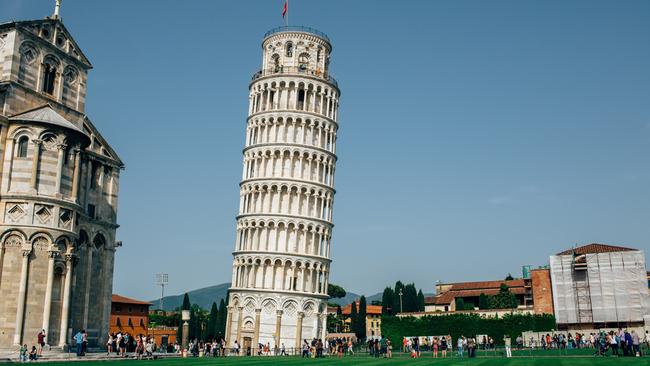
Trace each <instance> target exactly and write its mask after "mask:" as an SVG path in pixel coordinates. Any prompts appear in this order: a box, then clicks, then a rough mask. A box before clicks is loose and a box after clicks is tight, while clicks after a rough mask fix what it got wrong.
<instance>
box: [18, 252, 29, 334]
mask: <svg viewBox="0 0 650 366" xmlns="http://www.w3.org/2000/svg"><path fill="white" fill-rule="evenodd" d="M31 253H32V251H31V250H25V249H23V250H22V254H23V261H22V267H21V270H20V284H19V287H18V288H19V291H18V299H17V300H18V301H17V302H18V306H17V309H16V327H15V330H14V332H15V333H14V345H15V346H19V345H21V343H22V341H23V325H24V324H23V323H24V320H25V301H26V300H27V299H26V297H27V270H28V269H29V255H30V254H31Z"/></svg>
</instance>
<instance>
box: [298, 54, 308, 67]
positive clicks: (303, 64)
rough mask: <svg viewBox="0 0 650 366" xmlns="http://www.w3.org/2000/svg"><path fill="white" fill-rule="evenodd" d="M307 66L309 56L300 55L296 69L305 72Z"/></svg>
mask: <svg viewBox="0 0 650 366" xmlns="http://www.w3.org/2000/svg"><path fill="white" fill-rule="evenodd" d="M308 66H309V54H308V53H306V52H305V53H301V54H300V56H298V67H299V68H300V70H307V67H308Z"/></svg>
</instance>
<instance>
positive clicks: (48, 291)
mask: <svg viewBox="0 0 650 366" xmlns="http://www.w3.org/2000/svg"><path fill="white" fill-rule="evenodd" d="M58 253H59V252H57V251H54V250H52V251H49V252H48V257H49V258H48V261H47V283H46V285H45V286H46V287H45V302H44V304H43V329H44V330H45V335H46V338H45V340H49V339H50V312H51V309H52V284H53V283H54V259H55V258H56V256H57V254H58Z"/></svg>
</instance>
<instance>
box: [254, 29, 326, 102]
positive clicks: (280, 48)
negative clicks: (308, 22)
mask: <svg viewBox="0 0 650 366" xmlns="http://www.w3.org/2000/svg"><path fill="white" fill-rule="evenodd" d="M262 50H263V53H262V68H261V70H259V71H258V72H256V73H255V74H254V75H253V77H252V81H253V83H254V82H255V81H256V80H258V79H260V78H264V77H267V76H271V75H276V76H279V75H283V74H287V75H291V74H293V75H301V76H309V77H313V78H318V79H322V80H323V81H325V82H327V83H328V84H331V85H332V86H334V88H336V89H337V94H338V83H337V81H336V79H335V78H334V77H332V75H330V74H329V60H330V53H331V52H332V45H331V44H330V41H329V38H328V37H327V35H325V34H324V33H323V32H320V31H318V30H316V29H313V28H309V27H301V26H287V27H278V28H275V29H272V30H270V31H268V32H267V33H266V34H265V36H264V40H263V41H262Z"/></svg>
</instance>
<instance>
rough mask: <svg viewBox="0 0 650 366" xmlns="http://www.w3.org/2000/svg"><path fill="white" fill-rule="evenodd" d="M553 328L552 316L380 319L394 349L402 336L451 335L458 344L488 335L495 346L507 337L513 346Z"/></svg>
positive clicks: (454, 316)
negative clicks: (527, 335) (529, 334)
mask: <svg viewBox="0 0 650 366" xmlns="http://www.w3.org/2000/svg"><path fill="white" fill-rule="evenodd" d="M551 329H555V317H554V316H553V315H530V314H526V315H521V314H513V315H510V314H508V315H505V316H503V317H501V318H481V317H480V316H478V315H476V314H449V315H439V316H425V317H422V318H414V317H407V318H398V317H396V316H384V317H382V319H381V333H382V335H383V336H385V337H388V339H390V340H391V342H392V344H393V345H395V348H399V347H401V344H402V338H403V337H411V336H438V335H444V334H450V335H451V337H452V339H453V341H454V342H456V339H458V337H459V336H461V335H464V336H465V337H473V336H476V335H477V334H487V335H488V336H490V337H492V339H494V342H495V343H496V344H503V336H504V335H505V334H509V335H510V337H511V338H512V340H513V343H514V340H515V339H516V337H517V336H519V335H521V333H522V332H525V331H528V330H532V331H535V332H537V331H539V332H541V331H547V330H551Z"/></svg>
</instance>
